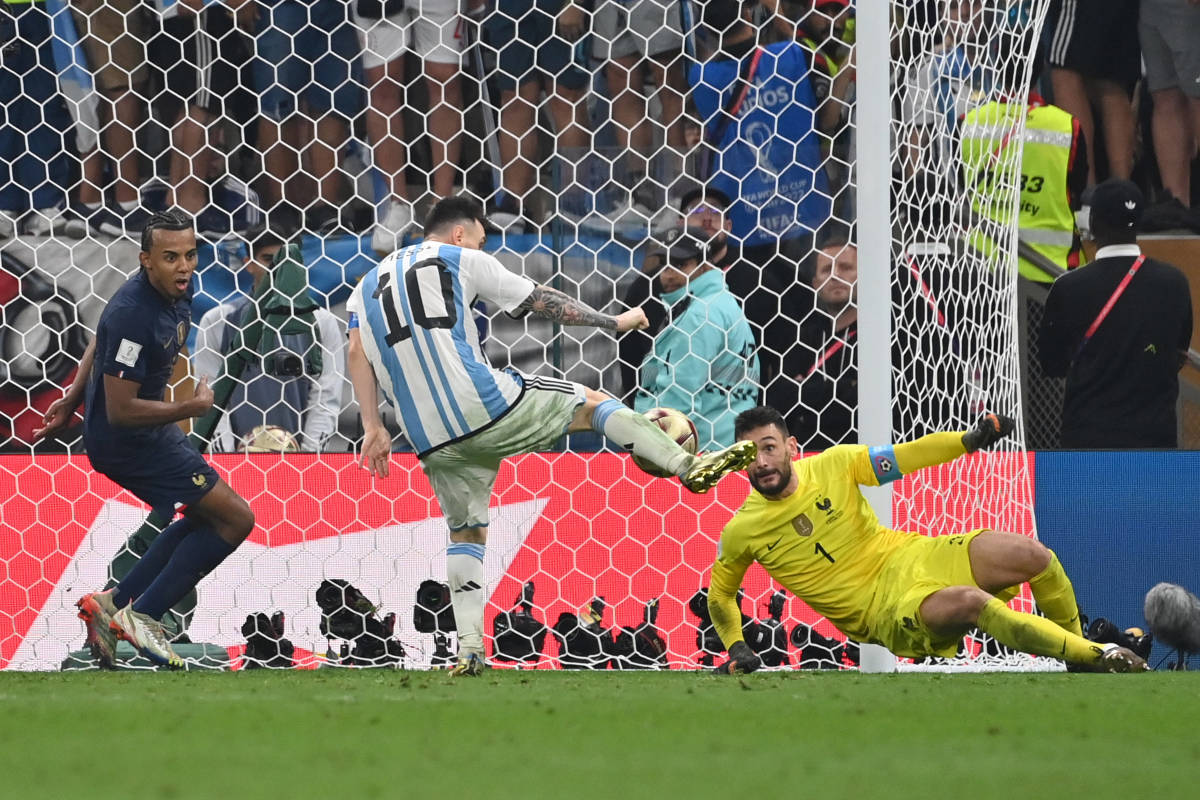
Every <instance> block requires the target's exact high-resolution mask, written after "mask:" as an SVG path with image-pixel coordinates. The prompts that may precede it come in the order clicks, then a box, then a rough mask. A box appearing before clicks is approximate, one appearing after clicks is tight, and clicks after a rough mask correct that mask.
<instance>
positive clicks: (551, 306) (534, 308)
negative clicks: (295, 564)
mask: <svg viewBox="0 0 1200 800" xmlns="http://www.w3.org/2000/svg"><path fill="white" fill-rule="evenodd" d="M517 311H519V312H529V313H531V314H535V315H537V316H539V317H544V318H546V319H548V320H552V321H554V322H557V323H559V324H560V325H587V326H589V327H592V328H607V329H608V330H616V329H617V318H616V317H613V316H610V315H608V314H602V313H601V312H599V311H597V310H596V309H594V308H592V307H591V306H589V305H588V304H587V303H583V302H580V301H579V300H575V299H574V298H572V297H568V296H567V295H565V294H563V293H562V292H560V291H559V290H557V289H551V288H550V287H549V286H541V285H538V286H535V287H534V289H533V291H532V292H530V294H529V297H526V298H525V301H524V302H523V303H521V305H519V306H517Z"/></svg>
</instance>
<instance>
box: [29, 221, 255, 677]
mask: <svg viewBox="0 0 1200 800" xmlns="http://www.w3.org/2000/svg"><path fill="white" fill-rule="evenodd" d="M139 259H140V261H141V268H140V269H139V270H138V272H137V274H135V275H134V276H133V277H131V278H130V279H129V280H127V281H126V282H125V284H124V285H123V286H121V288H120V289H118V290H117V292H116V294H114V295H113V296H112V299H111V300H109V302H108V305H107V306H106V307H105V309H104V312H103V313H102V314H101V315H100V322H99V323H98V324H97V326H96V337H95V339H93V340H92V343H91V344H90V345H89V346H88V348H87V350H86V351H85V352H84V355H83V359H82V360H81V361H80V364H79V372H78V374H77V375H76V378H75V382H74V383H73V384H72V385H71V387H70V388H69V389H67V391H66V393H65V394H64V395H63V397H62V398H61V399H60V400H58V401H56V402H55V403H54V404H53V405H51V406H50V408H49V409H48V410H47V412H46V416H45V419H44V421H43V427H42V428H41V429H40V430H38V431H36V432H35V436H36V438H39V439H40V438H42V437H45V436H49V435H51V434H53V433H55V432H57V431H59V430H61V429H63V428H65V427H66V426H67V424H68V423H69V422H70V421H71V419H72V418H73V416H74V414H75V409H76V408H78V407H79V404H80V403H81V402H82V403H84V406H85V408H84V418H83V442H84V446H85V447H86V449H87V455H88V459H89V460H90V461H91V463H92V467H93V468H95V469H96V471H97V472H100V473H102V474H103V475H105V476H107V477H108V478H110V479H111V480H112V481H113V482H114V483H116V484H118V485H119V486H121V487H123V488H125V489H128V490H129V491H130V492H132V493H133V494H134V495H136V496H137V497H138V498H140V499H141V500H143V501H144V502H146V503H147V504H148V505H149V506H150V507H151V508H152V509H154V510H155V511H158V512H159V513H160V514H163V515H165V518H166V519H171V518H173V517H174V516H175V514H176V512H180V513H182V515H183V516H182V517H181V518H180V519H178V520H177V521H175V522H173V523H171V524H170V525H168V526H167V528H166V529H165V530H163V532H162V533H160V534H159V535H158V537H157V538H156V539H155V540H154V543H153V544H152V545H151V546H150V548H149V550H147V551H146V554H145V555H143V556H142V558H141V560H140V561H138V563H137V565H136V566H134V568H133V569H132V570H130V572H129V574H128V575H126V576H125V578H124V579H123V580H122V581H121V582H120V583H119V584H118V585H117V586H116V587H115V588H113V589H110V590H108V591H106V592H92V593H89V594H87V595H85V596H84V597H83V598H81V599H80V600H79V602H78V603H76V605H77V606H78V608H79V616H80V618H81V619H82V620H83V621H84V623H85V624H86V626H87V634H88V647H89V648H90V649H91V651H92V654H93V656H94V657H95V658H96V660H97V661H98V662H99V664H100V665H101V666H102V667H105V668H112V667H114V666H115V663H114V652H115V650H116V642H117V639H118V638H120V639H123V640H125V641H127V642H129V643H130V644H132V645H133V646H134V647H135V648H137V650H138V651H139V652H140V653H141V654H142V655H143V656H145V657H146V658H148V659H150V660H151V661H152V662H154V663H155V664H158V665H161V666H169V667H180V666H182V665H183V661H182V660H181V659H180V658H179V656H178V655H176V654H175V651H174V650H173V649H172V648H171V645H170V643H169V642H168V641H167V639H166V636H165V635H164V633H163V628H162V624H161V623H160V622H159V619H160V618H161V617H162V615H163V614H164V613H165V612H166V611H167V609H169V608H171V606H173V605H174V604H175V603H177V602H178V601H179V600H180V599H182V598H183V596H184V595H185V594H187V593H188V592H190V591H191V590H192V589H193V588H195V586H196V584H197V583H199V581H200V579H201V578H203V577H204V576H205V575H207V574H208V573H209V572H210V571H211V570H212V569H213V568H215V567H216V566H217V565H218V564H220V563H221V562H222V561H224V560H225V558H226V557H228V556H229V554H230V553H232V552H233V551H234V550H235V549H236V548H237V546H238V545H239V544H241V543H242V541H243V540H245V538H246V537H247V536H249V535H250V531H251V530H252V529H253V528H254V514H253V512H252V511H251V510H250V506H249V505H248V504H247V503H246V501H245V500H244V499H242V498H241V497H240V496H239V495H238V494H237V493H236V492H234V491H233V489H232V488H230V486H229V484H227V483H225V481H223V480H221V479H220V478H219V477H218V476H217V473H216V472H214V471H213V468H212V467H211V466H209V465H208V463H207V462H206V461H205V460H204V458H203V457H202V456H201V455H200V453H199V452H198V451H197V450H196V448H195V447H194V446H193V445H192V444H191V443H190V442H189V441H188V440H187V437H186V436H184V434H183V431H182V430H181V429H180V428H179V426H178V425H176V423H177V422H179V421H180V420H185V419H189V418H192V417H202V416H204V415H205V414H206V413H207V412H208V410H209V409H210V408H211V407H212V404H213V392H212V389H211V388H209V386H208V383H207V380H202V381H201V382H200V384H199V385H198V386H197V387H196V391H195V394H194V395H193V396H192V397H191V398H189V399H187V400H181V401H177V402H176V401H167V400H164V399H163V397H164V392H165V390H166V387H167V383H168V381H169V380H170V378H171V372H172V369H173V367H174V365H175V360H176V359H177V358H178V357H179V351H180V350H181V349H182V348H183V345H184V342H186V341H187V334H188V329H189V328H190V327H191V324H192V272H193V271H194V270H195V269H196V231H195V227H194V224H193V220H192V218H191V217H189V216H187V215H186V214H183V213H182V212H179V211H167V212H164V213H159V214H155V215H154V216H152V217H151V218H150V221H149V222H148V223H147V224H146V228H145V230H144V231H143V232H142V251H141V254H140V256H139Z"/></svg>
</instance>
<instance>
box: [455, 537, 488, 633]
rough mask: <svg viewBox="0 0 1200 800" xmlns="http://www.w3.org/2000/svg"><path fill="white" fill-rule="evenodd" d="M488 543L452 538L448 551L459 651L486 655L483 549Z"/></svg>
mask: <svg viewBox="0 0 1200 800" xmlns="http://www.w3.org/2000/svg"><path fill="white" fill-rule="evenodd" d="M485 549H486V548H485V546H484V545H482V544H474V543H471V542H452V543H451V544H450V548H449V549H448V550H447V551H446V576H447V578H448V579H449V584H450V603H451V605H452V606H453V607H454V626H455V627H456V628H457V629H458V652H459V653H467V652H470V653H478V654H480V655H483V603H484V601H485V600H486V599H487V598H486V597H485V596H484V593H483V553H484V550H485Z"/></svg>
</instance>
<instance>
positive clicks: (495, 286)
mask: <svg viewBox="0 0 1200 800" xmlns="http://www.w3.org/2000/svg"><path fill="white" fill-rule="evenodd" d="M533 290H534V284H533V282H532V281H530V280H529V279H527V278H524V277H522V276H520V275H516V274H514V273H512V272H509V271H508V270H507V269H505V268H504V265H502V264H501V263H500V262H499V261H498V260H496V258H495V257H494V256H491V255H488V254H487V253H484V252H482V251H480V250H466V249H463V248H461V247H455V246H454V245H449V244H440V243H437V242H425V243H422V244H419V245H413V246H411V247H405V248H404V249H402V250H398V251H397V252H395V253H393V254H392V255H390V256H388V257H387V258H385V259H384V260H383V261H381V262H380V263H379V266H377V267H375V268H374V269H372V270H371V271H370V272H368V273H367V274H366V275H365V276H364V277H363V279H362V281H360V282H359V284H358V286H356V287H355V289H354V293H353V294H352V295H351V296H350V300H349V301H348V302H347V303H346V308H347V309H348V310H349V311H350V315H351V316H350V326H351V327H352V328H353V327H355V326H356V325H357V327H358V328H359V335H360V336H361V337H362V344H363V351H364V352H365V354H366V356H367V360H368V361H369V362H370V364H371V367H372V369H374V371H375V376H376V378H377V379H378V380H379V383H380V384H381V385H382V386H383V390H384V393H385V394H386V395H387V398H388V400H389V401H390V402H391V404H392V406H393V407H394V408H395V409H396V415H397V417H398V419H399V422H400V427H401V428H402V429H403V431H404V435H405V437H406V438H407V439H408V441H409V442H410V443H411V444H412V446H413V448H414V449H416V451H417V453H418V454H420V455H424V454H425V453H428V452H430V451H431V450H434V449H436V448H438V447H440V446H442V445H444V444H447V443H449V442H453V441H457V440H459V439H462V438H464V437H466V436H469V435H470V434H472V433H474V432H475V431H478V430H479V429H480V428H483V427H485V426H487V425H489V424H491V423H492V422H493V421H495V420H496V419H499V418H500V417H501V416H503V415H504V414H505V413H506V412H507V411H508V410H509V409H510V408H511V407H512V406H513V404H514V403H516V402H517V400H519V399H520V397H521V394H522V392H523V391H524V384H523V381H522V378H521V376H520V375H518V374H517V373H515V372H506V371H501V370H498V369H495V368H493V367H492V365H491V364H489V363H488V360H487V357H486V356H484V354H483V350H482V348H481V347H480V345H479V330H478V328H477V327H476V325H475V321H474V319H473V317H472V315H471V305H472V304H473V303H474V302H475V299H476V298H481V299H483V300H485V301H487V302H489V303H491V304H493V305H495V306H497V307H499V308H500V309H502V310H503V311H507V312H512V311H514V310H515V309H516V308H517V306H519V305H520V304H521V303H522V302H523V301H524V300H525V299H526V298H528V297H529V295H530V293H531V292H532V291H533Z"/></svg>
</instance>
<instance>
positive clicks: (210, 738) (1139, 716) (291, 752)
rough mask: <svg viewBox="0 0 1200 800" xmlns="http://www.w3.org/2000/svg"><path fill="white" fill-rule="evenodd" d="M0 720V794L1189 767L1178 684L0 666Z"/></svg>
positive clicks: (1014, 778)
mask: <svg viewBox="0 0 1200 800" xmlns="http://www.w3.org/2000/svg"><path fill="white" fill-rule="evenodd" d="M0 713H2V714H3V717H2V721H0V726H2V727H0V730H3V741H4V746H3V748H0V754H2V755H0V798H110V797H112V798H116V797H153V798H185V797H186V798H191V797H196V798H239V799H240V798H323V799H326V798H328V799H332V800H342V799H343V798H345V799H346V800H349V799H350V798H393V797H395V798H408V797H412V798H427V797H428V798H432V797H437V798H456V797H487V798H509V797H512V798H542V797H546V798H593V797H594V798H618V800H628V799H629V798H641V797H647V798H651V797H652V798H660V799H664V800H668V799H670V798H677V797H678V798H697V797H719V798H731V800H732V799H733V798H737V800H742V799H743V798H782V797H788V798H793V797H794V798H841V797H846V798H850V797H854V798H857V797H863V798H876V797H879V798H909V797H912V798H916V797H920V798H963V799H964V800H968V799H969V800H974V799H975V798H1004V800H1017V799H1018V798H1033V799H1034V800H1036V799H1037V798H1053V799H1054V800H1058V798H1070V800H1095V798H1106V797H1114V798H1123V799H1127V798H1140V797H1153V796H1164V797H1165V796H1190V795H1191V792H1192V791H1194V789H1193V786H1194V784H1195V782H1196V778H1197V775H1200V738H1198V737H1197V725H1196V723H1197V720H1200V676H1198V675H1197V674H1195V673H1162V672H1159V673H1153V674H1148V675H1066V674H991V675H929V674H923V675H858V674H855V673H840V674H837V673H800V672H793V673H773V674H761V673H760V674H756V675H749V676H744V677H740V678H739V677H717V676H713V675H709V674H702V673H690V672H667V673H645V672H642V673H612V672H608V673H571V672H554V671H511V670H491V671H490V672H488V673H487V674H485V675H484V676H483V677H482V678H479V679H474V680H471V679H465V680H463V679H460V680H458V681H452V680H451V679H450V678H449V677H448V676H447V675H446V674H445V673H440V672H402V671H392V670H386V671H385V670H366V671H343V670H329V669H327V670H321V671H316V672H267V671H256V672H241V673H215V674H214V673H173V674H172V673H146V674H135V673H96V672H90V673H62V674H29V673H0ZM1180 792H1182V795H1180Z"/></svg>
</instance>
